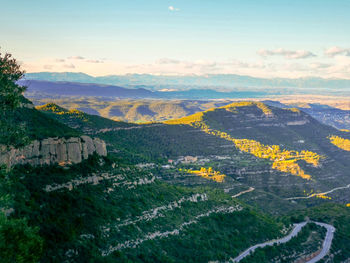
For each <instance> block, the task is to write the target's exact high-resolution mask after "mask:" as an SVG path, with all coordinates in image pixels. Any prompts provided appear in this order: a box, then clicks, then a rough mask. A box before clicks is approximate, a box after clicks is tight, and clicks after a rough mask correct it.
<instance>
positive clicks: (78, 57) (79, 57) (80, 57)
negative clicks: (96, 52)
mask: <svg viewBox="0 0 350 263" xmlns="http://www.w3.org/2000/svg"><path fill="white" fill-rule="evenodd" d="M68 59H77V60H83V59H85V58H84V57H82V56H72V57H68Z"/></svg>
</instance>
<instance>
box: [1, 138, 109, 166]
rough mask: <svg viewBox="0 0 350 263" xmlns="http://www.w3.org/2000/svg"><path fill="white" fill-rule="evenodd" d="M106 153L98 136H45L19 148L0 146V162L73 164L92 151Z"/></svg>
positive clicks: (11, 164) (99, 153) (102, 154)
mask: <svg viewBox="0 0 350 263" xmlns="http://www.w3.org/2000/svg"><path fill="white" fill-rule="evenodd" d="M95 152H96V153H97V154H98V155H101V156H106V155H107V150H106V143H105V142H104V141H102V140H101V139H99V138H91V137H89V136H81V137H72V138H67V139H66V138H47V139H44V140H41V141H38V140H35V141H33V142H32V143H31V144H29V145H27V146H25V147H23V148H20V149H14V148H10V149H8V148H7V147H6V146H3V145H1V146H0V164H6V165H7V166H8V167H11V166H14V165H16V164H31V165H33V166H37V165H44V164H48V165H51V164H57V163H58V164H62V165H65V164H71V163H73V164H75V163H80V162H81V161H82V160H85V159H87V158H88V157H89V156H90V155H92V154H93V153H95Z"/></svg>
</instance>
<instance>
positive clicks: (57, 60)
mask: <svg viewBox="0 0 350 263" xmlns="http://www.w3.org/2000/svg"><path fill="white" fill-rule="evenodd" d="M65 61H66V60H65V59H60V58H57V59H55V62H58V63H61V62H65Z"/></svg>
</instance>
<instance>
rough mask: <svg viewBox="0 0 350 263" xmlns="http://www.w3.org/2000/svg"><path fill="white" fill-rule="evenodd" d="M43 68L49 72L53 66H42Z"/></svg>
mask: <svg viewBox="0 0 350 263" xmlns="http://www.w3.org/2000/svg"><path fill="white" fill-rule="evenodd" d="M43 68H44V69H48V70H51V69H53V66H52V65H44V66H43Z"/></svg>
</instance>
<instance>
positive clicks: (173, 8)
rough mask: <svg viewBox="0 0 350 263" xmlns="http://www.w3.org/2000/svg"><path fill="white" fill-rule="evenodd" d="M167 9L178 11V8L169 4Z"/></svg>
mask: <svg viewBox="0 0 350 263" xmlns="http://www.w3.org/2000/svg"><path fill="white" fill-rule="evenodd" d="M168 9H169V10H170V11H172V12H178V11H180V9H179V8H176V7H174V6H172V5H171V6H169V7H168Z"/></svg>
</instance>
